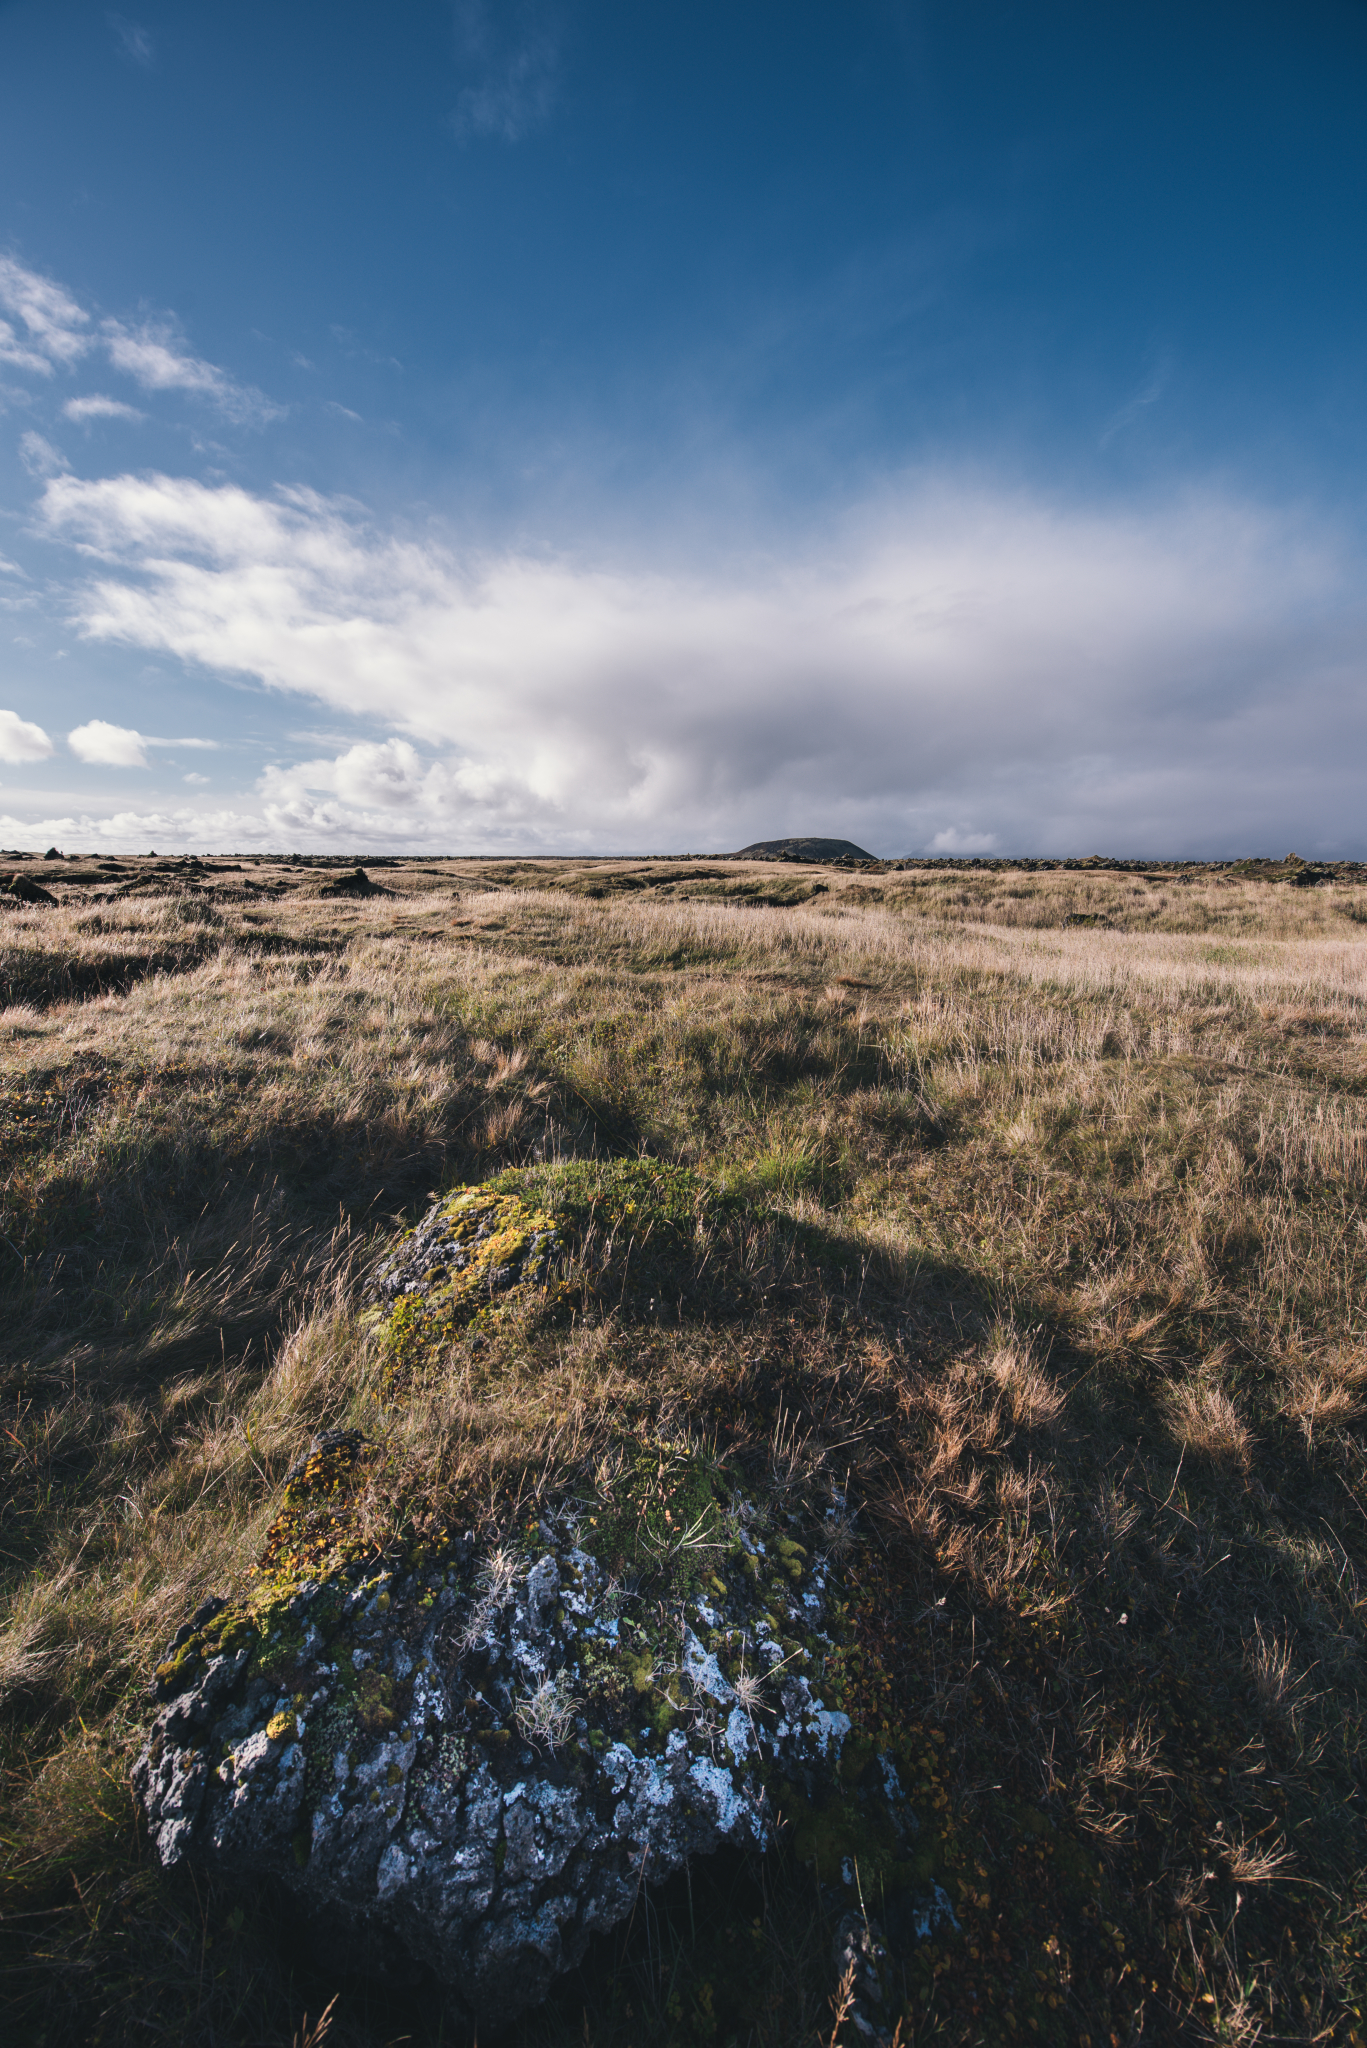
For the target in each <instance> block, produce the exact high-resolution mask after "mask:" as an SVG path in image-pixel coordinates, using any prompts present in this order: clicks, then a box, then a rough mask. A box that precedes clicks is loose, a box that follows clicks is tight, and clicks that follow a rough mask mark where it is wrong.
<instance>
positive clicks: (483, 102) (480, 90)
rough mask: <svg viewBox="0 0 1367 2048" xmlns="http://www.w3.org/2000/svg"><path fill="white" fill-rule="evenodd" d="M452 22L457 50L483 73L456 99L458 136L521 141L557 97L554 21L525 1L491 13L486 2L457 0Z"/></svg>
mask: <svg viewBox="0 0 1367 2048" xmlns="http://www.w3.org/2000/svg"><path fill="white" fill-rule="evenodd" d="M455 22H456V41H457V46H458V50H459V54H460V55H461V57H462V58H463V59H464V60H465V61H466V62H467V63H469V64H471V65H473V66H475V67H477V68H478V69H479V70H480V72H481V73H482V76H481V77H480V79H479V82H478V84H476V85H470V86H467V87H466V88H465V90H464V91H463V92H462V93H461V95H460V98H459V99H458V100H457V102H456V110H455V113H454V115H453V116H452V127H453V128H454V130H455V133H456V136H457V138H458V139H459V140H460V141H462V142H470V141H473V140H475V139H476V138H480V137H485V136H492V137H494V138H496V139H497V140H499V141H501V142H520V141H521V140H522V138H523V136H524V135H527V134H528V133H530V131H531V130H532V129H533V128H536V127H539V126H540V124H541V123H542V122H543V121H544V120H545V119H546V117H547V116H548V114H549V113H550V111H551V107H552V105H553V104H554V101H555V89H556V72H557V69H558V66H559V61H560V45H559V37H558V35H557V34H556V32H555V29H554V26H553V24H552V23H551V22H550V20H549V19H548V18H547V17H546V16H545V14H544V13H543V12H542V11H541V10H539V9H537V8H534V7H530V6H527V5H523V6H520V7H507V6H505V7H503V8H500V9H499V10H498V11H497V14H496V15H495V14H494V12H493V11H492V10H491V9H490V8H489V6H488V5H487V4H486V0H461V4H460V5H458V6H457V8H456V16H455Z"/></svg>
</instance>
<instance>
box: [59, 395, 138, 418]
mask: <svg viewBox="0 0 1367 2048" xmlns="http://www.w3.org/2000/svg"><path fill="white" fill-rule="evenodd" d="M62 411H63V412H64V413H65V415H66V417H67V418H68V419H69V420H78V421H79V420H142V419H146V417H147V415H146V413H142V412H139V411H138V408H137V407H136V406H135V405H125V404H124V402H123V400H122V399H121V398H106V397H105V396H104V394H103V393H102V392H99V391H92V392H91V393H90V395H89V397H88V398H68V400H67V402H66V404H65V405H64V406H63V407H62Z"/></svg>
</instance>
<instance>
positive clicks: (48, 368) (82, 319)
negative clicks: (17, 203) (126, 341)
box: [0, 256, 90, 377]
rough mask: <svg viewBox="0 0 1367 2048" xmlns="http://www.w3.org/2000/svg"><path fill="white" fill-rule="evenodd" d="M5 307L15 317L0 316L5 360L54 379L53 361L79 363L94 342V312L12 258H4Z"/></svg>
mask: <svg viewBox="0 0 1367 2048" xmlns="http://www.w3.org/2000/svg"><path fill="white" fill-rule="evenodd" d="M0 306H3V307H4V309H5V311H6V312H7V313H10V314H12V315H13V316H14V319H13V320H0V363H10V364H12V365H13V366H14V368H15V369H19V370H37V371H38V372H39V374H40V375H42V376H45V377H50V376H51V374H52V370H53V365H54V364H57V363H62V364H69V363H74V362H75V360H76V358H77V357H78V356H81V355H84V354H85V351H86V350H87V349H88V348H89V346H90V337H89V335H88V334H87V333H86V332H85V331H84V330H85V329H86V328H87V327H88V326H89V324H90V315H89V314H88V313H86V312H84V311H83V310H82V308H81V307H80V306H78V305H77V304H76V301H75V300H74V299H73V298H72V297H71V295H70V293H69V292H66V291H64V290H63V289H62V287H61V285H59V284H56V283H54V281H53V279H52V278H50V277H43V276H42V275H41V274H40V273H39V272H38V271H36V270H28V269H26V268H25V266H24V265H23V264H22V263H17V262H16V261H15V259H14V258H13V257H12V256H0ZM14 320H17V321H18V322H19V328H17V329H16V327H15V325H14ZM20 330H22V331H20Z"/></svg>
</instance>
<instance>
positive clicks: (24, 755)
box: [0, 711, 52, 764]
mask: <svg viewBox="0 0 1367 2048" xmlns="http://www.w3.org/2000/svg"><path fill="white" fill-rule="evenodd" d="M51 752H52V741H51V740H50V739H49V738H48V736H47V734H46V733H45V732H44V731H43V728H42V726H41V725H33V724H31V723H30V721H29V720H28V719H27V718H21V717H20V716H19V714H18V712H17V711H0V761H10V762H14V763H16V764H17V763H19V762H24V761H46V759H47V757H48V755H49V754H50V753H51Z"/></svg>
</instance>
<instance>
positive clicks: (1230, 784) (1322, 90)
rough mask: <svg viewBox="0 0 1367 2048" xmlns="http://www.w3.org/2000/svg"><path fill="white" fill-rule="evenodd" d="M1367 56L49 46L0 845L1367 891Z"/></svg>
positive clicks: (62, 19) (450, 2)
mask: <svg viewBox="0 0 1367 2048" xmlns="http://www.w3.org/2000/svg"><path fill="white" fill-rule="evenodd" d="M1364 104H1367V7H1364V6H1363V5H1362V4H1361V0H1355V4H1351V5H1349V4H1346V0H1302V4H1301V5H1299V6H1296V7H1294V8H1291V7H1286V6H1281V7H1272V6H1262V5H1256V4H1254V5H1250V4H1241V5H1238V6H1235V5H1232V4H1230V5H1224V4H1212V5H1207V6H1198V7H1193V6H1192V5H1191V4H1190V0H1185V4H1183V5H1176V4H1172V5H1168V4H1154V5H1149V6H1147V7H1145V8H1143V9H1138V8H1130V9H1120V8H1113V9H1099V8H1097V7H1096V6H1095V5H1094V4H1089V5H1085V6H1084V5H1081V4H1071V0H1070V4H1058V5H1044V6H1035V7H1030V8H1027V7H1025V6H1021V5H1004V4H992V5H987V4H978V0H933V4H900V0H848V4H845V5H842V6H835V5H833V4H826V5H814V4H792V0H789V4H785V5H783V6H779V5H777V4H769V0H751V4H746V5H743V6H740V7H737V6H736V5H735V4H734V0H731V4H729V5H727V6H720V5H713V4H709V0H701V4H694V5H693V6H691V7H690V8H688V9H682V8H665V7H662V6H653V5H648V4H641V0H636V4H633V5H627V4H625V0H623V4H617V0H602V4H594V0H555V4H546V5H541V4H535V0H528V4H525V5H523V4H518V0H509V4H503V5H497V6H495V5H492V4H489V5H482V4H476V0H469V4H466V0H443V4H435V0H431V4H429V0H408V4H404V5H401V6H398V7H395V8H389V9H377V8H375V7H374V6H373V5H368V6H365V7H361V6H358V5H350V4H346V0H332V4H330V5H328V6H326V7H324V6H322V5H318V4H314V0H294V4H292V5H291V6H289V7H288V8H281V7H279V6H278V5H276V6H271V7H267V6H263V5H257V4H254V0H238V4H235V5H234V6H232V7H231V8H229V7H227V6H222V5H217V4H211V0H206V4H203V5H200V6H196V7H194V8H186V7H184V6H169V5H167V6H160V5H158V6H139V7H137V8H136V9H135V10H134V11H131V12H127V13H121V12H119V11H117V10H110V9H107V8H104V7H94V6H87V5H83V4H75V0H41V4H40V0H8V4H5V0H0V321H3V323H4V324H3V326H0V407H3V413H2V414H0V557H3V562H4V565H5V566H4V568H3V571H0V607H2V608H0V841H3V843H4V844H5V845H16V846H34V847H41V846H42V845H45V844H47V843H48V841H49V840H50V839H55V840H56V841H57V842H58V843H59V844H60V845H63V846H64V847H68V848H75V849H79V850H86V849H94V848H97V847H101V848H118V849H127V850H138V851H145V850H146V849H147V848H148V847H149V846H155V847H156V848H157V850H158V851H159V852H161V851H173V850H177V849H180V848H197V849H208V848H231V847H236V848H240V849H255V848H261V849H267V848H273V849H286V850H287V849H291V848H298V849H300V850H307V851H322V850H327V849H330V848H333V849H337V850H344V851H361V852H364V851H366V850H373V851H379V850H380V849H382V848H393V849H411V850H414V851H425V850H432V851H445V850H450V851H462V850H469V851H478V850H489V851H495V850H504V849H512V848H521V849H526V850H531V851H535V850H546V851H549V850H566V851H573V850H597V851H613V850H639V851H652V850H654V851H670V850H685V849H687V850H709V849H710V850H724V849H726V848H728V847H731V846H735V845H739V844H742V843H744V842H746V841H748V840H750V839H753V838H756V837H762V836H770V835H776V834H779V833H784V832H807V831H813V832H826V833H835V834H840V835H843V836H848V837H850V838H853V839H856V840H858V841H860V842H861V843H863V844H865V845H867V846H869V847H870V848H872V849H873V850H875V851H878V852H880V853H886V854H898V853H925V852H933V851H951V852H975V851H984V852H1013V851H1014V852H1027V853H1085V852H1093V851H1111V852H1117V853H1150V854H1155V855H1157V854H1164V853H1167V854H1198V855H1199V854H1210V855H1216V854H1221V853H1227V852H1245V851H1264V852H1271V853H1281V852H1285V851H1286V850H1287V849H1288V847H1292V846H1294V847H1295V848H1296V849H1297V850H1299V851H1301V852H1303V853H1307V854H1310V853H1320V854H1357V855H1363V854H1367V808H1365V807H1364V805H1363V803H1362V800H1361V799H1362V772H1361V770H1362V762H1363V759H1364V751H1363V749H1364V742H1365V741H1367V702H1365V700H1364V689H1363V682H1364V665H1365V655H1364V648H1365V647H1367V640H1365V638H1364V625H1367V616H1365V615H1367V595H1364V593H1367V576H1364V568H1367V560H1365V559H1364V557H1365V556H1367V540H1365V537H1364V519H1363V477H1364V455H1365V454H1367V265H1364V260H1363V259H1364V252H1363V235H1364V229H1363V222H1364V220H1367V205H1365V204H1364V202H1365V201H1367V122H1364V120H1363V112H1362V110H1363V107H1364Z"/></svg>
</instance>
